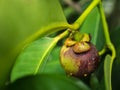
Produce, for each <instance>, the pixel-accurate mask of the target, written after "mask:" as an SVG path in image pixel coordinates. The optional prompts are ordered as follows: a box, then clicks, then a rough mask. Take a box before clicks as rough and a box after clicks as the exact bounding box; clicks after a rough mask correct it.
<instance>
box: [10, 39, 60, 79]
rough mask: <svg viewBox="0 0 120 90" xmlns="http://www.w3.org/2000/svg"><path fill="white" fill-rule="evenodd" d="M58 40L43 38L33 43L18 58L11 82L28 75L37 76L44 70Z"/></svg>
mask: <svg viewBox="0 0 120 90" xmlns="http://www.w3.org/2000/svg"><path fill="white" fill-rule="evenodd" d="M57 41H58V40H57V39H56V38H48V37H43V38H40V39H39V40H36V41H34V42H32V43H31V44H30V45H29V46H28V47H26V48H25V49H24V50H23V51H22V53H21V54H20V55H19V56H18V58H17V60H16V63H15V65H14V68H13V70H12V73H11V81H14V80H16V79H18V78H20V77H23V76H26V75H34V74H37V73H38V72H39V70H40V72H42V71H43V70H44V64H45V63H46V62H47V60H48V59H47V58H48V55H49V53H50V51H51V50H52V49H53V47H54V46H55V45H56V43H57Z"/></svg>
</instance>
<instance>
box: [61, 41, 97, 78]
mask: <svg viewBox="0 0 120 90" xmlns="http://www.w3.org/2000/svg"><path fill="white" fill-rule="evenodd" d="M89 45H90V47H91V48H90V49H89V50H88V51H86V52H82V53H75V52H74V50H73V47H74V46H71V47H67V46H66V45H64V46H63V47H62V49H61V52H60V62H61V65H62V66H63V68H64V69H65V71H66V73H67V74H69V75H72V76H75V77H83V76H87V75H88V74H90V73H92V72H94V71H95V69H96V68H97V67H98V64H99V55H98V51H97V49H96V48H95V46H94V45H93V44H92V43H89Z"/></svg>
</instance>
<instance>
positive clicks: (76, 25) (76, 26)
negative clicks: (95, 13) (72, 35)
mask: <svg viewBox="0 0 120 90" xmlns="http://www.w3.org/2000/svg"><path fill="white" fill-rule="evenodd" d="M100 1H101V0H93V1H92V3H91V4H90V5H89V6H88V8H87V9H86V10H85V11H84V12H83V13H82V14H81V16H80V17H79V18H78V19H77V20H76V21H75V22H74V24H73V26H74V29H75V30H77V29H79V27H80V26H81V25H82V23H83V22H84V20H85V19H86V17H87V16H88V14H89V13H90V12H91V11H92V9H93V8H94V7H96V6H97V5H98V4H99V2H100Z"/></svg>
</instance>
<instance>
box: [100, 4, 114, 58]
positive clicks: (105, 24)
mask: <svg viewBox="0 0 120 90" xmlns="http://www.w3.org/2000/svg"><path fill="white" fill-rule="evenodd" d="M99 11H100V14H101V18H102V24H103V30H104V34H105V39H106V44H107V47H108V48H109V49H110V50H111V51H112V60H114V59H115V57H116V51H115V48H114V45H113V44H112V42H111V40H110V35H109V30H108V25H107V21H106V18H105V14H104V11H103V7H102V2H100V3H99Z"/></svg>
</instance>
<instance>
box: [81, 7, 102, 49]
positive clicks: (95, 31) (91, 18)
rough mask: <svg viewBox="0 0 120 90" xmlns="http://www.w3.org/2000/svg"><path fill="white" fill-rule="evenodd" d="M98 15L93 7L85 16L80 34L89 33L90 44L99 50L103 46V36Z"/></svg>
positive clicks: (97, 11)
mask: <svg viewBox="0 0 120 90" xmlns="http://www.w3.org/2000/svg"><path fill="white" fill-rule="evenodd" d="M100 23H101V22H100V14H99V10H98V8H97V7H95V8H94V9H93V10H92V11H91V12H90V14H89V15H88V16H87V18H86V20H85V22H84V23H83V25H82V27H81V28H80V32H81V33H89V34H90V35H91V38H92V40H91V42H92V43H93V44H94V45H95V46H96V47H97V49H98V50H101V49H102V48H103V46H104V34H103V30H101V25H100Z"/></svg>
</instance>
